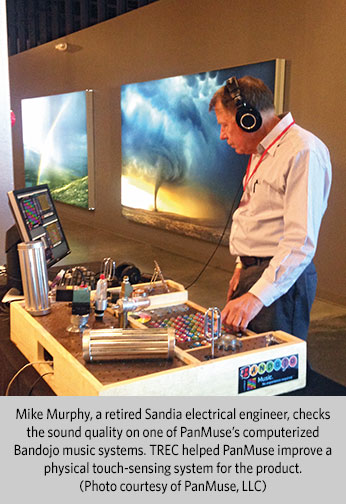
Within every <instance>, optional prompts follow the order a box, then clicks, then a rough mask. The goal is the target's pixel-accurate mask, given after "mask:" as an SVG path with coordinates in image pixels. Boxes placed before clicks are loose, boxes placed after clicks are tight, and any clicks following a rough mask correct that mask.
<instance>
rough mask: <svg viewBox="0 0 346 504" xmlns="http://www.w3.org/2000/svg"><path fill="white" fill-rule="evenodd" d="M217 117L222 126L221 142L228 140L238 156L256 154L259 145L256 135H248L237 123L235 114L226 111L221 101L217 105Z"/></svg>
mask: <svg viewBox="0 0 346 504" xmlns="http://www.w3.org/2000/svg"><path fill="white" fill-rule="evenodd" d="M215 115H216V119H217V122H218V124H219V125H220V140H227V143H228V145H229V146H230V147H232V148H233V149H234V150H235V151H236V153H237V154H254V153H256V147H257V145H258V138H257V135H255V133H247V132H246V131H243V130H242V129H241V128H239V126H238V124H237V123H236V119H235V113H233V112H231V111H229V110H227V109H225V107H224V106H223V105H222V103H221V102H220V101H218V102H217V103H216V105H215Z"/></svg>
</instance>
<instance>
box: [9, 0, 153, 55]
mask: <svg viewBox="0 0 346 504" xmlns="http://www.w3.org/2000/svg"><path fill="white" fill-rule="evenodd" d="M157 1H158V0H7V2H6V3H7V25H8V51H9V55H10V56H12V55H14V54H17V53H20V52H22V51H26V50H27V49H31V48H32V47H36V46H38V45H41V44H45V43H46V42H49V41H51V40H55V39H57V38H60V37H63V36H64V35H68V34H69V33H73V32H75V31H78V30H81V29H83V28H87V27H88V26H92V25H94V24H97V23H101V22H102V21H106V20H107V19H111V18H114V17H116V16H119V15H121V14H125V13H127V12H130V11H131V10H134V9H138V8H140V7H144V6H145V5H148V4H150V3H153V2H157Z"/></svg>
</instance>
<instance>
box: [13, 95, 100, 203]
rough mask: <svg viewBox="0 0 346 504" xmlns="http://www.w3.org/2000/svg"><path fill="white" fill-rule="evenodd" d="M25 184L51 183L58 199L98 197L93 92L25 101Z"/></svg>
mask: <svg viewBox="0 0 346 504" xmlns="http://www.w3.org/2000/svg"><path fill="white" fill-rule="evenodd" d="M22 124H23V145H24V173H25V186H26V187H32V186H37V185H39V184H48V186H49V188H50V190H51V194H52V197H53V199H54V200H56V201H61V202H63V203H68V204H70V205H76V206H80V207H83V208H90V207H91V206H94V203H93V201H91V200H93V187H91V186H92V182H93V134H92V125H93V120H92V91H77V92H73V93H65V94H59V95H52V96H42V97H37V98H26V99H24V100H22Z"/></svg>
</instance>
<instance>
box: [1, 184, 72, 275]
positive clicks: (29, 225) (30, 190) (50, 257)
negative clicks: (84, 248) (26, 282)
mask: <svg viewBox="0 0 346 504" xmlns="http://www.w3.org/2000/svg"><path fill="white" fill-rule="evenodd" d="M8 199H9V203H10V207H11V209H12V212H13V215H14V218H15V221H16V227H17V230H18V232H19V237H20V239H21V241H24V242H28V241H36V240H42V241H43V244H44V247H45V254H46V261H47V267H50V266H52V265H53V264H55V263H56V262H58V261H60V259H62V258H63V257H65V256H66V255H67V254H69V253H70V252H71V250H70V248H69V246H68V243H67V240H66V237H65V234H64V231H63V229H62V226H61V223H60V220H59V217H58V214H57V211H56V209H55V205H54V202H53V199H52V197H51V194H50V191H49V187H48V185H47V184H42V185H39V186H36V187H27V188H25V189H17V190H14V191H10V192H8ZM15 234H16V233H13V231H12V233H11V235H10V236H11V237H12V238H11V239H9V240H8V243H7V244H6V252H7V253H8V254H9V253H12V254H13V253H16V252H17V251H16V245H17V243H18V241H16V239H15V238H16V237H15ZM14 242H16V243H14ZM11 249H12V251H11ZM8 262H11V263H12V261H8ZM13 273H14V272H12V274H13ZM10 274H11V272H10ZM14 276H15V275H14Z"/></svg>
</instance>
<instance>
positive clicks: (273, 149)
mask: <svg viewBox="0 0 346 504" xmlns="http://www.w3.org/2000/svg"><path fill="white" fill-rule="evenodd" d="M209 110H214V111H215V114H216V118H217V121H218V124H219V125H220V127H221V131H220V139H221V140H226V141H227V143H228V145H229V146H230V147H232V148H233V149H235V151H236V152H237V153H238V154H247V155H250V159H249V164H248V167H247V172H246V175H245V177H244V180H243V188H244V192H243V196H242V199H241V201H240V204H239V207H238V209H237V210H236V211H235V213H234V215H233V222H232V228H231V234H230V252H231V254H232V255H235V256H237V259H236V267H235V270H234V273H233V276H232V278H231V280H230V282H229V290H228V294H227V304H226V306H225V307H224V309H223V310H222V321H223V322H224V323H226V325H228V326H231V327H232V328H235V329H238V328H240V329H245V328H246V327H248V328H249V329H252V330H253V331H255V332H257V333H258V332H264V331H269V330H277V329H281V330H284V331H286V332H288V333H291V334H293V335H295V336H297V337H300V338H302V339H307V333H308V327H309V319H310V309H311V305H312V302H313V300H314V297H315V292H316V283H317V277H316V270H315V267H314V265H313V263H312V258H313V256H314V254H315V250H316V245H317V238H318V232H319V228H320V224H321V220H322V216H323V214H324V212H325V210H326V207H327V199H328V195H329V191H330V184H331V164H330V158H329V152H328V149H327V148H326V146H325V145H324V144H323V143H322V142H321V141H320V140H319V139H318V138H317V137H315V136H314V135H313V134H312V133H310V132H308V131H306V130H304V129H303V128H301V127H300V126H298V125H297V124H295V121H294V120H293V118H292V115H291V114H290V113H288V114H286V115H284V116H283V117H278V116H277V115H276V114H275V110H274V105H273V96H272V93H271V91H270V90H269V88H268V87H267V86H266V85H265V84H264V83H263V82H262V81H261V80H259V79H255V78H253V77H249V76H247V77H243V78H241V79H239V80H238V81H237V79H235V78H232V79H229V80H228V81H227V84H226V85H225V86H223V87H222V88H220V89H219V90H218V91H217V92H216V93H215V95H214V96H213V98H212V100H211V102H210V106H209ZM237 120H238V122H237Z"/></svg>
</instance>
